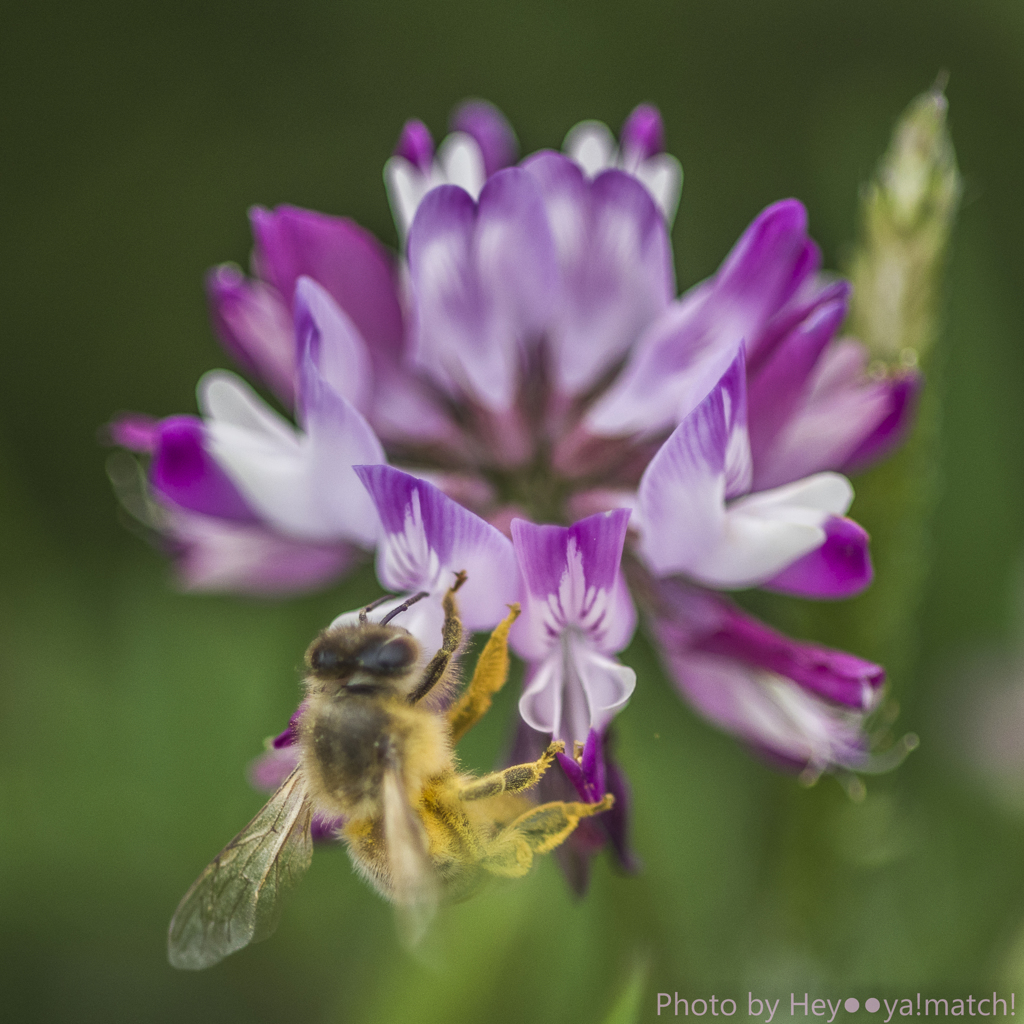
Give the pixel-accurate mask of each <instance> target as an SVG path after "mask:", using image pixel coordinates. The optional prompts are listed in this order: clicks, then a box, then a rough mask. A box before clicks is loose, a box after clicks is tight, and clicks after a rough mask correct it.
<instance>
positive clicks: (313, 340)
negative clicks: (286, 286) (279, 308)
mask: <svg viewBox="0 0 1024 1024" xmlns="http://www.w3.org/2000/svg"><path fill="white" fill-rule="evenodd" d="M294 317H295V337H296V340H297V343H298V352H299V360H300V361H301V360H302V359H303V358H304V357H305V355H306V353H307V352H308V353H309V355H310V358H312V360H313V362H314V363H315V364H316V366H317V369H318V370H319V371H320V374H321V376H322V377H323V379H324V381H325V382H326V383H327V384H329V385H330V386H331V388H333V389H334V391H335V392H336V393H337V394H339V395H341V397H342V398H345V399H347V400H348V401H349V402H351V403H352V404H353V405H354V406H355V407H356V408H357V409H358V410H359V411H360V412H361V413H364V414H365V413H366V411H367V408H368V406H369V404H370V394H371V391H372V387H373V379H372V373H373V371H372V368H371V365H370V357H369V355H368V354H367V351H366V342H365V341H363V337H362V335H361V334H360V333H359V329H358V328H357V327H356V325H355V324H354V323H353V322H352V320H351V319H350V318H349V316H348V314H346V313H345V311H344V310H342V309H341V308H340V307H339V306H338V304H337V303H336V302H335V301H334V299H332V298H331V296H330V294H329V293H328V291H327V290H326V289H325V288H324V287H323V286H322V285H319V284H317V282H316V281H314V280H313V279H312V278H311V277H300V278H299V280H298V282H297V283H296V285H295V304H294Z"/></svg>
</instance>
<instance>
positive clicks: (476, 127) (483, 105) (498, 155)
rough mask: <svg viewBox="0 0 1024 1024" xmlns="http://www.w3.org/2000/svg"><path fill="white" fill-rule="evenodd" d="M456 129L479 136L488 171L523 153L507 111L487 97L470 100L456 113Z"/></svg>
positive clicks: (486, 172)
mask: <svg viewBox="0 0 1024 1024" xmlns="http://www.w3.org/2000/svg"><path fill="white" fill-rule="evenodd" d="M451 126H452V129H453V130H454V131H459V132H465V133H466V134H467V135H470V136H472V137H473V139H474V140H475V142H476V144H477V146H478V147H479V148H480V154H481V156H482V157H483V161H484V174H485V175H486V176H487V177H488V178H489V177H490V176H491V175H492V174H494V173H495V172H496V171H500V170H502V168H504V167H510V166H511V165H512V164H514V163H515V162H516V157H517V156H518V155H519V142H518V141H517V139H516V134H515V132H514V131H513V130H512V126H511V125H510V124H509V123H508V120H507V119H506V117H505V115H504V114H503V113H502V112H501V111H500V110H498V108H497V107H496V106H494V104H492V103H488V102H487V101H486V100H466V101H465V102H464V103H460V104H459V105H458V106H457V107H456V108H455V110H454V112H453V113H452V119H451Z"/></svg>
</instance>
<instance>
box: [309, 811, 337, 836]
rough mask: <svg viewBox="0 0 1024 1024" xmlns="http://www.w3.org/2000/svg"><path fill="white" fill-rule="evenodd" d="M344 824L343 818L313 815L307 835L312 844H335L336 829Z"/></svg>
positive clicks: (319, 814)
mask: <svg viewBox="0 0 1024 1024" xmlns="http://www.w3.org/2000/svg"><path fill="white" fill-rule="evenodd" d="M344 824H345V819H344V818H338V817H334V816H333V815H330V814H321V813H319V812H318V813H316V814H314V815H313V820H312V821H311V822H310V826H309V834H310V837H311V838H312V840H313V842H314V843H332V842H337V841H338V838H339V837H338V829H340V828H341V826H342V825H344Z"/></svg>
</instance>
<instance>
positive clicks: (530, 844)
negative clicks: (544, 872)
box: [480, 793, 615, 878]
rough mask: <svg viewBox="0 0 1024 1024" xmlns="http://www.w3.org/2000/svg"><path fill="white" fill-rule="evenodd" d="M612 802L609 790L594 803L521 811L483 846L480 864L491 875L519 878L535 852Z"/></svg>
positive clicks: (558, 841) (559, 839)
mask: <svg viewBox="0 0 1024 1024" xmlns="http://www.w3.org/2000/svg"><path fill="white" fill-rule="evenodd" d="M614 802H615V798H614V797H613V796H612V794H611V793H605V795H604V799H603V800H601V801H600V802H599V803H596V804H585V803H564V802H562V801H561V800H559V801H556V802H554V803H550V804H541V805H540V806H539V807H534V808H532V809H531V810H529V811H527V812H526V813H525V814H521V815H520V816H519V817H518V818H516V820H515V821H513V822H512V823H511V824H510V825H507V826H506V827H505V828H504V829H502V831H501V832H499V833H498V834H497V835H496V836H495V837H494V839H492V840H491V841H490V842H489V843H488V844H487V846H486V850H485V853H484V857H483V859H482V860H481V862H480V863H481V866H482V867H483V868H485V869H486V870H487V871H489V872H490V873H491V874H492V875H503V876H505V877H507V878H519V877H520V876H521V875H525V874H526V872H527V871H529V870H530V865H531V864H532V863H533V855H534V854H535V853H548V852H549V851H551V850H553V849H554V848H555V847H556V846H561V845H562V843H564V842H565V841H566V839H568V838H569V836H570V835H572V833H573V830H574V829H575V828H576V826H577V825H578V824H579V823H580V818H589V817H590V816H591V815H594V814H600V813H601V812H602V811H607V810H608V809H609V808H610V807H611V806H612V804H613V803H614Z"/></svg>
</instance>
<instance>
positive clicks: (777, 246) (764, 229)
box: [715, 199, 821, 344]
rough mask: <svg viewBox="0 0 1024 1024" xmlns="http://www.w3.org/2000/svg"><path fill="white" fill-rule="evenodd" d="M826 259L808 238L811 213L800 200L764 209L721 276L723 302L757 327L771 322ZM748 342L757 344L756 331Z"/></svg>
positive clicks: (738, 245)
mask: <svg viewBox="0 0 1024 1024" xmlns="http://www.w3.org/2000/svg"><path fill="white" fill-rule="evenodd" d="M820 260H821V255H820V253H819V252H818V248H817V246H816V245H815V244H814V243H813V242H812V241H811V240H810V239H809V238H808V237H807V211H806V210H805V209H804V207H803V204H802V203H800V202H799V201H797V200H796V199H783V200H781V201H780V202H777V203H773V204H772V205H771V206H769V207H767V208H766V209H764V210H762V211H761V213H759V214H758V215H757V217H755V218H754V220H753V222H752V223H751V225H750V227H748V228H747V230H746V231H744V232H743V234H742V235H741V236H740V240H739V241H738V242H737V243H736V245H735V246H733V249H732V252H730V253H729V255H728V256H727V257H726V258H725V262H724V263H723V264H722V266H721V267H720V268H719V270H718V273H717V275H716V276H715V282H716V287H717V290H718V292H719V297H720V301H722V302H723V303H728V304H735V305H736V306H738V307H740V309H742V312H743V314H744V318H745V319H747V320H748V321H749V322H751V323H765V322H767V319H768V318H769V317H771V316H772V315H773V314H774V313H775V312H776V311H777V310H778V309H780V308H781V307H782V305H783V304H784V303H785V302H787V301H788V300H789V299H790V297H791V296H792V295H794V294H795V292H796V290H797V289H798V288H799V287H800V285H801V284H802V283H803V281H804V280H805V279H806V278H807V277H808V276H810V275H811V274H813V273H814V272H815V271H816V270H817V269H818V265H819V263H820ZM744 333H745V334H747V335H748V343H750V344H752V343H753V338H752V336H750V332H744Z"/></svg>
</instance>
